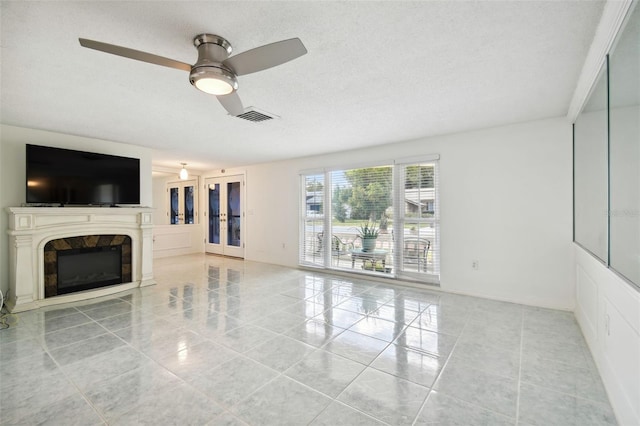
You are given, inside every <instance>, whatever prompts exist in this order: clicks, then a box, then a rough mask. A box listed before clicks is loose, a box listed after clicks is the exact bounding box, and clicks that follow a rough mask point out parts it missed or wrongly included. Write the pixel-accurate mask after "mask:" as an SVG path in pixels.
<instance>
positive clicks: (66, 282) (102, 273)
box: [57, 246, 122, 294]
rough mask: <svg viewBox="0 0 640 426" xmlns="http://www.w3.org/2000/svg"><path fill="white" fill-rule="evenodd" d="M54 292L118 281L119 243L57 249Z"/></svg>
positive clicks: (119, 276) (86, 288) (99, 285)
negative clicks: (104, 245) (117, 244)
mask: <svg viewBox="0 0 640 426" xmlns="http://www.w3.org/2000/svg"><path fill="white" fill-rule="evenodd" d="M57 253H58V294H67V293H73V292H76V291H82V290H90V289H92V288H100V287H105V286H108V285H113V284H122V246H106V247H89V248H80V249H73V250H64V251H59V252H57Z"/></svg>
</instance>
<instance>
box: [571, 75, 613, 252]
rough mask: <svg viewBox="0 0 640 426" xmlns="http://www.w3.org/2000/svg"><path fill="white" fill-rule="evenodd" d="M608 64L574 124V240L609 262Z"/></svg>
mask: <svg viewBox="0 0 640 426" xmlns="http://www.w3.org/2000/svg"><path fill="white" fill-rule="evenodd" d="M607 132H608V129H607V67H606V63H605V64H604V65H603V68H602V70H601V71H600V75H599V76H598V79H597V82H596V85H595V86H594V88H593V90H592V91H591V94H590V95H589V98H588V100H587V103H586V104H585V107H584V108H583V110H582V112H580V115H579V116H578V118H577V119H576V122H575V125H574V146H573V162H574V163H573V170H574V188H573V197H574V241H575V242H576V243H578V244H580V245H581V246H582V247H583V248H584V249H586V250H588V251H590V252H591V253H593V254H594V255H595V256H597V257H598V258H599V259H600V260H602V261H603V262H605V263H606V262H607V261H608V252H607V246H608V232H607V228H608V224H607V210H608V205H609V201H608V194H607V180H608V177H607V175H608V171H607Z"/></svg>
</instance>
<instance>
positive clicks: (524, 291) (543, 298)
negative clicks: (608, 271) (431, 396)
mask: <svg viewBox="0 0 640 426" xmlns="http://www.w3.org/2000/svg"><path fill="white" fill-rule="evenodd" d="M571 140H572V138H571V126H570V124H568V122H567V121H565V120H564V119H550V120H543V121H536V122H529V123H524V124H516V125H510V126H503V127H498V128H493V129H486V130H481V131H474V132H468V133H460V134H454V135H447V136H439V137H433V138H425V139H419V140H415V141H409V142H403V143H397V144H389V145H384V146H380V147H375V148H367V149H366V150H354V151H348V152H340V153H335V154H329V155H322V156H315V157H310V158H304V159H298V160H291V161H283V162H275V163H269V164H262V165H255V166H250V167H247V168H246V173H247V210H246V211H247V217H246V218H247V220H246V229H247V246H246V253H245V256H246V259H249V260H256V261H261V262H268V263H276V264H282V265H288V266H296V265H297V264H298V252H297V247H298V217H299V213H298V202H299V187H298V185H299V179H298V174H299V172H300V171H301V170H305V169H312V168H319V167H325V166H348V165H364V164H363V163H366V162H379V161H382V160H389V159H394V158H407V157H411V156H420V155H426V154H440V177H441V181H440V193H441V241H442V252H441V258H442V264H441V287H442V289H443V290H447V291H452V292H458V293H464V294H470V295H476V296H482V297H491V298H495V299H500V300H508V301H513V302H518V303H525V304H532V305H538V306H546V307H551V308H559V309H573V307H574V300H575V296H574V290H575V287H574V280H573V273H572V263H573V254H572V244H571V240H572V195H571V191H572V183H571V182H572V180H571V179H572V160H571ZM227 173H228V174H230V173H233V171H231V170H229V171H227ZM283 244H284V248H283ZM473 259H478V260H479V261H480V269H479V270H474V269H472V267H471V262H472V260H473Z"/></svg>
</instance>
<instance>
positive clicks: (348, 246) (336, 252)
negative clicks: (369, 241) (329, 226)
mask: <svg viewBox="0 0 640 426" xmlns="http://www.w3.org/2000/svg"><path fill="white" fill-rule="evenodd" d="M323 242H324V232H318V251H319V252H320V251H322V247H323V245H322V244H323ZM353 249H354V245H353V242H352V241H344V240H343V239H342V238H340V237H338V236H337V235H332V236H331V257H332V258H334V259H336V265H337V264H338V262H339V261H340V256H342V255H346V254H350V251H351V250H353Z"/></svg>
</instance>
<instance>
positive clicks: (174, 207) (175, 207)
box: [169, 188, 180, 225]
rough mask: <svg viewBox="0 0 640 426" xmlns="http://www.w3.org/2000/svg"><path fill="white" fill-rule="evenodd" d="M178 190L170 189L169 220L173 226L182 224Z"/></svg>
mask: <svg viewBox="0 0 640 426" xmlns="http://www.w3.org/2000/svg"><path fill="white" fill-rule="evenodd" d="M179 215H180V212H179V199H178V188H169V218H170V221H171V224H172V225H177V224H178V223H180V216H179Z"/></svg>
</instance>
